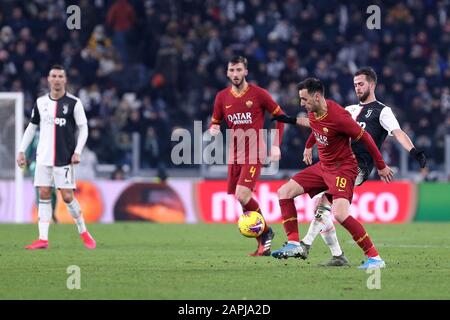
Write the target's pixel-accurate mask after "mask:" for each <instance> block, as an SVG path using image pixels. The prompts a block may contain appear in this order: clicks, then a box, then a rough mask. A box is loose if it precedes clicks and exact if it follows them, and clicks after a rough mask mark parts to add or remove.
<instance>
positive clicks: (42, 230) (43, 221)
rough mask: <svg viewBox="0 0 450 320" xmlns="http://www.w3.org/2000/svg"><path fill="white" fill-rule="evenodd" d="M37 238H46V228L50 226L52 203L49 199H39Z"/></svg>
mask: <svg viewBox="0 0 450 320" xmlns="http://www.w3.org/2000/svg"><path fill="white" fill-rule="evenodd" d="M38 216H39V223H38V226H39V239H40V240H48V228H49V227H50V220H51V218H52V204H51V200H50V199H48V200H42V199H39V208H38Z"/></svg>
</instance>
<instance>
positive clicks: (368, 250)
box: [341, 216, 378, 258]
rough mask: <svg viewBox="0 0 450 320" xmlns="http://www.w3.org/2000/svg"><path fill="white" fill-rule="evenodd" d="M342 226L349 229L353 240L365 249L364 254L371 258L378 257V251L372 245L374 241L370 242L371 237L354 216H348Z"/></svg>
mask: <svg viewBox="0 0 450 320" xmlns="http://www.w3.org/2000/svg"><path fill="white" fill-rule="evenodd" d="M341 225H342V226H343V227H344V228H345V229H347V231H348V232H350V234H351V235H352V237H353V240H355V242H356V243H357V244H358V246H360V247H361V249H363V251H364V254H365V255H366V256H368V257H369V258H371V257H376V256H377V255H378V251H377V249H376V248H375V246H374V245H373V243H372V240H370V237H369V235H368V234H367V232H366V230H365V229H364V227H363V225H362V224H361V223H359V222H358V220H356V219H355V218H353V217H352V216H348V217H347V219H345V220H344V221H343V222H342V223H341Z"/></svg>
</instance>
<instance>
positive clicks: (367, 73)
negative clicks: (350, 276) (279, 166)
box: [274, 67, 426, 266]
mask: <svg viewBox="0 0 450 320" xmlns="http://www.w3.org/2000/svg"><path fill="white" fill-rule="evenodd" d="M376 84H377V74H376V73H375V71H374V70H373V69H372V68H370V67H364V68H361V69H359V70H358V71H356V72H355V74H354V77H353V85H354V88H355V93H356V96H357V97H358V100H359V104H357V105H350V106H347V107H345V109H346V110H347V111H348V112H350V114H351V115H352V118H353V119H354V120H355V121H356V122H357V123H358V124H359V125H360V126H361V127H363V128H364V129H365V130H366V131H367V133H369V134H370V135H371V137H372V139H373V140H374V141H375V143H376V145H377V147H378V149H380V148H381V145H382V144H383V142H384V140H385V139H386V137H387V135H390V136H394V137H395V139H396V140H397V141H398V142H399V143H400V144H401V146H402V147H403V148H404V149H405V150H407V151H408V152H409V153H410V155H411V156H412V157H414V158H415V159H416V160H417V161H418V163H419V165H420V167H421V168H424V167H425V166H426V156H425V154H424V152H423V151H419V150H417V149H416V148H415V147H414V144H413V143H412V142H411V139H410V138H409V137H408V135H407V134H406V133H405V132H404V131H403V130H402V129H401V128H400V125H399V123H398V121H397V118H396V117H395V115H394V113H393V112H392V109H391V108H389V107H388V106H386V105H384V104H383V103H381V102H379V101H377V99H376V97H375V87H376ZM279 118H280V117H275V118H274V119H276V120H279V121H283V122H286V123H296V124H298V125H302V126H309V122H308V121H307V119H306V118H303V117H300V118H296V119H295V118H291V117H286V116H284V117H283V119H279ZM314 143H315V139H314V135H312V134H311V135H310V137H309V138H308V141H307V143H306V145H305V150H304V153H303V161H304V162H305V163H306V164H308V165H310V164H312V146H313V145H314ZM352 150H353V153H354V154H355V156H356V160H357V161H358V176H357V178H356V181H355V186H359V185H361V184H362V183H364V181H366V180H367V179H368V178H369V175H370V173H371V172H372V170H373V167H374V163H373V160H372V157H371V156H370V154H369V153H368V151H367V149H366V147H365V146H364V145H363V144H361V142H352ZM330 211H331V204H330V201H329V200H328V196H327V194H326V193H322V195H321V196H320V197H319V199H318V201H317V203H316V208H315V218H314V219H313V221H311V224H310V226H309V229H308V233H307V234H306V235H305V237H304V238H303V239H302V241H301V242H300V245H301V246H302V249H303V254H301V256H300V257H301V258H303V259H306V258H307V257H308V253H309V249H310V247H311V245H312V243H313V241H314V239H315V238H316V237H317V236H318V235H319V233H320V234H321V236H322V239H323V240H324V241H325V243H326V244H327V245H328V247H329V248H330V251H331V255H332V258H331V260H329V261H327V262H325V263H323V264H321V265H322V266H345V265H348V260H347V258H346V257H345V255H344V253H343V252H342V249H341V247H340V245H339V241H338V239H337V236H336V229H335V227H334V224H333V220H332V218H331V214H330Z"/></svg>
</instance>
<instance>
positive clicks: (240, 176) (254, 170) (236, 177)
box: [227, 164, 261, 194]
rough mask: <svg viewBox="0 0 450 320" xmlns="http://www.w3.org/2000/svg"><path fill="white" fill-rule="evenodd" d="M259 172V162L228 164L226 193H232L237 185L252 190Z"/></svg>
mask: <svg viewBox="0 0 450 320" xmlns="http://www.w3.org/2000/svg"><path fill="white" fill-rule="evenodd" d="M260 174H261V164H229V165H228V178H227V183H228V187H227V192H228V194H234V193H235V192H236V186H237V185H241V186H244V187H247V188H249V189H250V190H252V191H253V190H254V189H255V184H256V181H257V180H258V178H259V175H260Z"/></svg>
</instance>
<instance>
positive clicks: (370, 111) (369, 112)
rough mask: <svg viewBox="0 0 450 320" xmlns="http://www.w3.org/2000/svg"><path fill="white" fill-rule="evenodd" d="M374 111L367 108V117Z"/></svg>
mask: <svg viewBox="0 0 450 320" xmlns="http://www.w3.org/2000/svg"><path fill="white" fill-rule="evenodd" d="M372 111H373V110H372V109H369V110H367V113H366V118H368V117H370V115H371V114H372Z"/></svg>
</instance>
